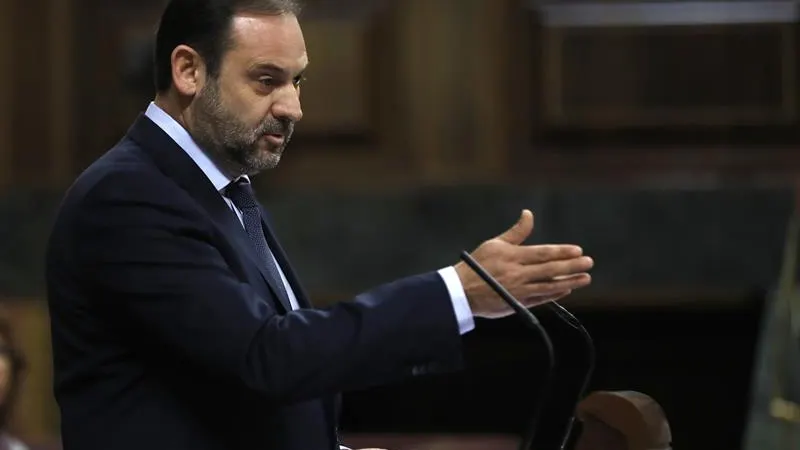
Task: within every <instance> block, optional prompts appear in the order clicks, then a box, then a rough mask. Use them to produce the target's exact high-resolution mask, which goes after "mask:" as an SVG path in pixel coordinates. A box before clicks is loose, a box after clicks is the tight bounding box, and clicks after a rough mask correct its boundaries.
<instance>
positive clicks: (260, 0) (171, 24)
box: [153, 0, 300, 93]
mask: <svg viewBox="0 0 800 450" xmlns="http://www.w3.org/2000/svg"><path fill="white" fill-rule="evenodd" d="M247 13H250V14H264V15H275V16H279V15H283V14H291V15H295V16H297V15H299V14H300V4H299V2H298V1H297V0H170V2H169V3H168V4H167V7H166V8H165V9H164V13H163V14H162V15H161V21H160V23H159V25H158V32H157V33H156V42H155V49H154V50H155V51H154V55H153V67H154V71H155V74H154V75H155V87H156V91H157V92H159V93H161V92H165V91H166V90H168V89H169V88H170V86H171V85H172V61H171V59H172V51H173V50H175V47H177V46H179V45H181V44H183V45H188V46H190V47H192V48H193V49H195V50H196V51H197V53H198V54H199V55H200V56H201V57H202V58H203V60H204V61H205V64H206V68H207V71H208V76H209V77H211V78H216V77H217V76H219V70H220V65H221V64H222V57H223V56H224V55H225V52H226V51H227V50H228V48H230V44H231V42H230V25H231V21H232V19H233V17H234V16H235V15H237V14H247Z"/></svg>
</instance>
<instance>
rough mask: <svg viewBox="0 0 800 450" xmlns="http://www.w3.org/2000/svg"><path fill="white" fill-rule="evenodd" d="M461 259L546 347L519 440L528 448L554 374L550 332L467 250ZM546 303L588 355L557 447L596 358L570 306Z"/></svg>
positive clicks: (569, 432) (522, 449) (589, 338)
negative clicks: (543, 369)
mask: <svg viewBox="0 0 800 450" xmlns="http://www.w3.org/2000/svg"><path fill="white" fill-rule="evenodd" d="M461 259H462V260H463V261H464V262H465V263H467V265H469V266H470V268H472V270H474V271H475V273H477V274H478V275H479V276H480V277H481V278H482V279H483V280H484V281H485V282H486V283H487V284H488V285H489V286H490V287H491V288H492V289H493V290H494V291H495V292H496V293H497V294H498V295H499V296H500V297H501V298H502V299H503V300H504V301H505V302H506V303H507V304H508V305H509V306H510V307H511V308H512V309H513V310H514V311H515V312H517V313H518V315H519V317H520V318H521V319H522V321H523V322H524V323H525V325H526V326H528V328H532V329H534V330H536V331H537V332H538V333H539V334H540V335H541V337H542V340H543V341H544V343H545V347H546V349H547V356H548V360H547V362H548V370H547V376H546V382H545V383H544V384H543V386H542V389H541V394H542V395H541V397H542V401H540V402H539V404H538V405H537V407H536V408H535V410H534V413H533V415H532V416H531V419H530V425H529V427H528V429H527V430H526V431H525V435H524V438H523V440H522V442H521V443H520V447H519V449H520V450H529V449H530V447H531V445H532V444H533V441H534V438H535V437H536V431H537V426H538V423H539V420H540V418H541V412H542V407H543V405H544V403H545V402H546V400H547V394H548V393H549V391H550V389H549V388H550V386H551V384H552V382H553V374H554V366H555V356H554V352H553V344H552V341H551V340H550V336H549V334H548V333H547V331H546V330H545V329H544V327H543V326H542V324H541V322H539V320H538V319H537V318H536V316H534V315H533V313H532V312H531V311H529V310H528V309H527V308H525V306H523V305H522V304H521V303H519V301H517V300H516V299H515V298H514V296H513V295H511V293H510V292H508V290H506V289H505V288H504V287H503V286H502V285H501V284H500V283H499V282H498V281H497V280H496V279H495V278H494V277H492V276H491V275H489V272H487V271H486V269H484V268H483V267H481V265H480V264H478V262H477V261H475V259H474V258H473V257H472V255H470V254H469V253H468V252H467V251H462V252H461ZM546 305H547V307H549V308H550V309H551V310H552V311H553V312H554V313H555V315H556V317H558V318H559V319H560V320H561V321H563V322H564V323H566V324H567V325H569V326H570V327H572V328H574V329H575V330H577V331H578V334H580V335H581V338H582V339H583V341H584V344H585V347H586V355H587V357H586V359H587V369H586V372H585V373H584V376H583V380H582V382H581V385H580V389H579V390H578V392H576V393H575V397H574V399H573V401H572V405H573V407H572V409H571V413H570V416H569V419H568V421H567V424H566V428H565V430H564V434H563V436H562V437H561V444H560V446H559V449H560V450H564V449H565V448H566V446H567V444H568V443H569V439H570V437H571V435H572V430H573V427H574V425H575V410H576V409H577V406H578V403H580V401H581V400H582V399H583V397H584V396H585V395H586V390H587V389H588V387H589V382H590V381H591V378H592V374H593V373H594V368H595V362H596V359H597V356H596V350H595V346H594V341H593V340H592V336H591V335H590V334H589V332H588V331H587V330H586V328H585V327H584V326H583V324H582V323H581V322H580V321H579V320H578V318H577V317H575V316H574V315H573V314H572V313H571V312H569V310H567V309H566V308H564V307H563V306H561V305H560V304H558V303H556V302H548V303H547V304H546Z"/></svg>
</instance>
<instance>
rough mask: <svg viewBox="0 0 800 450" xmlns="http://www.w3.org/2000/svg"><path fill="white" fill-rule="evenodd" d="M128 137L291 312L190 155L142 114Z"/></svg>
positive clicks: (241, 229) (235, 221)
mask: <svg viewBox="0 0 800 450" xmlns="http://www.w3.org/2000/svg"><path fill="white" fill-rule="evenodd" d="M128 136H129V137H130V138H131V139H133V140H134V141H136V142H137V143H139V145H140V146H141V148H142V149H143V150H144V151H145V152H147V154H148V155H150V157H151V158H152V159H153V161H154V162H155V163H156V165H158V167H159V168H160V169H161V171H162V172H164V173H165V174H166V175H167V176H169V177H170V178H172V179H173V180H175V181H176V182H177V183H178V184H179V185H180V186H181V187H183V188H184V189H185V190H186V192H188V193H189V194H190V195H191V196H192V197H193V198H194V199H195V200H196V201H197V202H198V203H200V204H201V205H202V206H203V208H204V209H205V210H206V211H207V212H208V213H209V215H210V217H211V219H212V220H213V221H214V223H216V224H217V226H219V227H220V229H222V230H223V231H224V235H225V237H226V238H228V239H229V240H230V241H231V242H232V244H233V245H234V247H235V248H237V249H238V250H239V252H240V253H241V254H243V255H246V258H247V259H249V260H250V262H251V263H252V264H254V265H255V266H256V267H257V268H258V271H259V273H260V274H261V277H262V278H263V280H264V281H265V282H266V284H267V285H268V286H269V289H270V290H271V291H272V295H273V297H275V298H276V299H278V303H279V304H280V305H281V306H282V307H283V308H284V311H290V310H291V305H290V303H289V299H288V298H283V296H282V295H280V294H279V292H280V291H279V290H277V289H276V286H275V284H274V283H275V282H274V281H273V280H272V277H270V276H269V273H268V272H267V269H266V267H265V266H264V263H265V262H264V261H260V258H259V257H258V256H257V255H256V252H255V250H254V249H253V245H252V244H251V243H250V238H249V237H248V236H247V233H246V232H245V230H244V227H243V226H242V224H241V222H239V218H238V217H237V216H236V213H234V212H233V211H232V210H231V208H230V207H229V206H228V204H227V203H226V202H225V199H224V198H223V197H222V195H221V194H220V193H219V192H217V190H216V189H215V188H214V185H213V184H211V181H209V180H208V177H206V175H205V174H204V173H203V171H202V170H200V168H199V167H197V165H196V164H195V163H194V161H192V159H191V158H190V157H189V155H187V154H186V152H184V151H183V149H181V148H180V146H178V144H177V143H176V142H175V141H173V140H172V138H170V137H169V135H167V134H166V133H165V132H164V131H163V130H162V129H161V128H159V127H158V125H156V124H155V123H153V122H152V121H151V120H150V119H148V118H147V117H146V116H144V115H140V116H139V118H138V119H137V120H136V122H134V124H133V125H132V126H131V128H130V130H128Z"/></svg>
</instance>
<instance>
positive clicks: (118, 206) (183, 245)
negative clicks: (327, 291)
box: [47, 0, 593, 450]
mask: <svg viewBox="0 0 800 450" xmlns="http://www.w3.org/2000/svg"><path fill="white" fill-rule="evenodd" d="M296 15H297V6H296V5H295V3H294V2H292V1H290V0H173V1H171V2H170V3H169V5H168V6H167V8H166V10H165V12H164V14H163V16H162V18H161V23H160V26H159V30H158V34H157V39H156V41H157V42H156V51H155V68H156V84H157V95H156V98H155V100H154V102H153V103H151V104H150V105H149V107H148V108H147V110H146V112H145V113H144V114H143V115H142V116H140V117H139V118H138V119H137V120H136V122H135V123H134V124H133V125H132V126H131V128H130V130H129V131H128V133H127V135H126V136H125V137H124V138H123V139H122V140H121V141H120V142H119V143H118V144H117V145H116V146H115V147H114V148H112V149H111V150H110V151H109V152H107V153H106V154H105V155H104V156H102V157H101V158H100V159H99V160H97V161H96V162H95V163H94V164H92V165H91V166H90V167H89V168H88V169H87V170H86V171H85V172H84V173H83V174H82V175H81V176H80V177H79V178H78V179H77V181H76V182H75V183H74V185H73V186H72V187H71V188H70V190H69V191H68V193H67V194H66V196H65V198H64V200H63V203H62V205H61V208H60V210H59V213H58V215H57V218H56V221H55V223H54V228H53V232H52V235H51V239H50V242H49V245H48V252H47V283H48V299H49V306H50V313H51V326H52V339H53V352H54V365H55V393H56V398H57V400H58V404H59V406H60V409H61V414H62V416H61V419H62V439H63V443H64V446H65V450H76V449H77V450H128V449H130V450H142V449H145V448H146V449H153V450H159V449H164V450H167V449H169V450H176V449H191V450H217V449H241V450H254V449H280V450H312V449H328V450H330V449H335V448H337V446H338V445H340V442H339V441H338V438H337V432H336V414H337V402H338V400H337V396H338V393H339V392H341V391H342V390H346V389H351V388H363V387H367V386H371V385H375V384H378V383H386V382H389V381H392V380H396V379H399V378H402V377H404V376H413V375H418V374H424V373H430V372H434V371H442V370H455V369H457V368H459V366H460V358H461V356H460V353H461V348H460V345H461V337H460V335H461V334H463V333H466V332H468V331H469V330H471V329H472V328H473V326H474V324H473V317H474V316H480V317H499V316H503V315H507V314H510V312H511V311H510V310H509V309H507V308H506V306H505V305H504V303H503V302H502V301H501V300H500V299H499V298H497V297H496V295H494V294H492V291H491V290H490V289H489V288H488V287H487V286H485V284H484V283H483V282H482V281H481V280H480V279H479V278H478V277H477V276H476V275H475V274H473V273H472V272H471V271H470V269H469V268H468V267H466V266H464V265H463V263H458V264H456V265H455V266H452V267H447V268H444V269H441V270H439V271H433V272H430V273H424V274H420V275H415V276H410V277H407V278H403V279H400V280H397V281H394V282H391V283H388V284H386V285H383V286H379V287H377V288H375V289H374V290H372V291H369V292H366V293H363V294H361V295H359V296H358V297H356V298H355V299H353V300H352V301H345V302H341V303H338V304H337V305H335V306H332V307H328V308H314V307H312V305H311V304H310V303H309V300H308V298H307V296H306V294H305V293H304V292H303V289H302V287H301V284H300V282H299V280H298V278H297V276H296V275H295V273H294V271H293V270H292V268H291V265H290V264H289V261H288V259H287V257H286V255H285V254H284V252H283V250H282V249H281V247H280V244H279V242H278V239H277V237H276V236H275V234H274V232H273V229H272V227H271V226H270V222H269V220H268V218H267V217H266V215H265V211H264V210H263V209H262V208H261V207H260V205H259V204H258V202H257V201H256V200H255V197H254V195H253V192H252V189H251V188H250V179H249V177H250V176H252V175H254V174H256V173H258V172H260V171H262V170H265V169H271V168H274V167H275V166H276V165H277V164H278V161H279V160H280V157H281V154H282V153H283V151H284V149H285V148H286V144H287V143H288V142H289V138H290V137H291V134H292V129H293V125H294V123H295V122H297V121H298V120H300V118H301V116H302V113H301V109H300V100H299V95H300V82H301V80H302V73H303V70H304V69H305V67H306V64H307V57H306V50H305V43H304V41H303V36H302V32H301V29H300V26H299V24H298V21H297V17H296ZM532 227H533V216H532V215H531V213H530V212H529V211H524V212H523V214H522V216H521V217H520V220H519V222H518V223H517V224H516V225H514V226H513V227H512V228H511V229H509V230H508V231H506V232H505V233H503V234H501V235H500V236H498V237H496V238H494V239H490V240H488V241H486V242H484V243H483V244H482V245H481V246H479V247H478V248H477V249H476V250H475V252H474V253H473V255H474V257H475V258H476V259H477V260H478V261H479V262H481V263H482V264H483V265H484V266H485V267H487V269H488V270H489V271H490V272H491V273H492V274H494V275H495V276H497V277H498V278H499V280H500V281H501V282H502V283H503V284H504V285H505V286H506V287H507V288H508V289H509V290H510V291H511V292H512V293H513V294H514V295H516V296H517V297H518V298H520V299H524V301H525V303H527V304H528V305H531V306H532V305H535V304H538V303H542V302H545V301H548V300H552V299H555V298H559V297H561V296H563V295H565V294H567V293H569V292H570V291H571V290H572V289H575V288H579V287H582V286H585V285H587V284H588V283H589V282H590V277H589V275H588V274H587V273H586V272H587V271H588V270H589V269H590V268H591V266H592V264H593V263H592V260H591V259H590V258H588V257H586V256H583V255H582V251H581V249H580V248H579V247H576V246H570V245H550V246H547V245H545V246H525V245H522V242H523V241H524V240H525V239H526V238H527V237H528V235H529V234H530V232H531V230H532Z"/></svg>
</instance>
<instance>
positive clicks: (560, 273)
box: [522, 256, 594, 282]
mask: <svg viewBox="0 0 800 450" xmlns="http://www.w3.org/2000/svg"><path fill="white" fill-rule="evenodd" d="M592 267H594V260H592V258H590V257H588V256H581V257H579V258H573V259H565V260H560V261H549V262H545V263H541V264H531V265H528V266H523V268H522V277H523V279H525V280H526V281H528V282H537V281H548V280H551V279H556V280H558V279H559V278H560V277H564V276H567V275H572V274H576V273H583V272H588V271H589V270H590V269H591V268H592Z"/></svg>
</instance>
